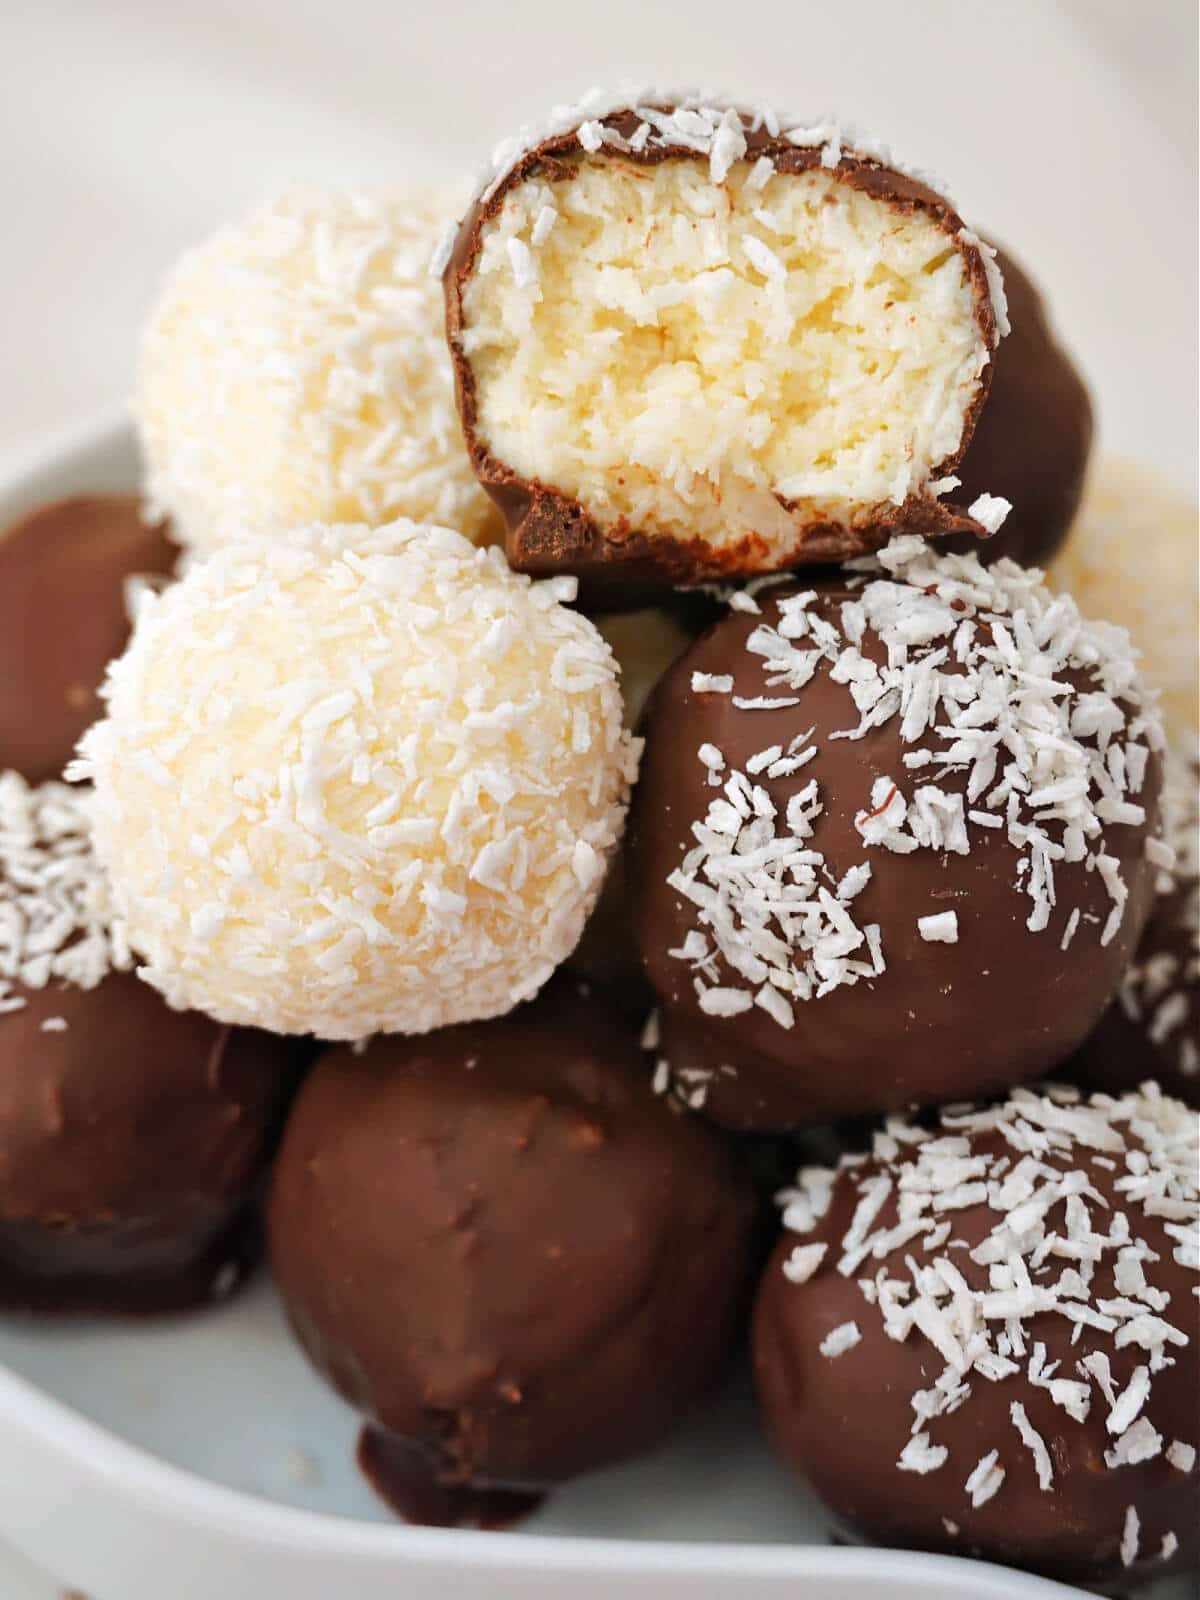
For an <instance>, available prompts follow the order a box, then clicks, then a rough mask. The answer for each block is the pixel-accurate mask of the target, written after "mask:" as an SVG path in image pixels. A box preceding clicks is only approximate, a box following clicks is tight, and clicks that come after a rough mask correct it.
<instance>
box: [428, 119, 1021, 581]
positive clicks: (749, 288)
mask: <svg viewBox="0 0 1200 1600" xmlns="http://www.w3.org/2000/svg"><path fill="white" fill-rule="evenodd" d="M444 284H445V289H446V305H447V328H448V331H449V336H450V346H451V351H452V354H453V358H454V365H455V374H456V379H457V384H458V396H459V405H460V409H461V413H462V419H463V427H464V431H465V435H466V440H467V446H468V449H469V451H470V454H471V459H472V461H473V463H474V466H475V470H476V472H477V473H478V475H479V479H480V482H481V483H482V484H483V485H484V487H485V488H486V489H487V490H488V491H489V493H490V494H492V496H493V497H494V498H495V500H496V501H497V503H498V505H499V506H500V507H501V509H502V511H503V512H504V515H505V518H506V521H507V524H508V554H509V559H510V561H511V562H512V564H513V565H514V566H515V567H517V568H518V569H520V570H523V571H529V572H535V573H547V572H554V571H559V570H565V571H571V572H575V573H577V574H578V575H579V576H580V578H581V579H583V580H585V581H587V582H589V583H591V584H593V585H600V584H603V583H605V582H611V583H614V584H620V583H638V582H646V581H649V580H655V579H656V580H657V581H659V582H669V581H673V582H687V581H696V580H698V579H701V578H704V577H708V576H716V575H726V576H728V575H734V574H749V573H755V572H763V571H774V570H778V569H781V568H785V567H790V566H795V565H797V564H799V563H804V562H814V561H817V562H822V561H829V560H831V559H837V558H840V557H844V556H847V555H854V554H857V553H859V552H861V551H864V550H869V549H873V548H875V547H876V546H878V545H879V544H881V543H883V542H884V541H885V540H886V538H887V537H888V536H889V534H891V533H895V532H899V531H903V530H906V529H911V528H914V527H916V526H918V525H919V526H920V528H921V529H922V531H927V532H930V533H945V532H949V531H953V530H959V531H966V532H974V533H982V532H983V531H985V530H989V531H990V530H991V529H992V528H993V527H995V526H998V525H999V522H1000V521H1001V520H1002V517H1003V514H1004V511H1005V509H1006V507H1005V506H1004V504H1003V503H1002V502H1001V501H1000V500H999V499H997V498H995V497H992V496H990V495H986V494H985V495H982V496H979V497H977V499H976V501H974V502H973V503H972V505H971V506H970V507H969V508H968V509H967V510H966V511H963V510H960V509H955V508H953V507H951V506H948V505H943V503H942V502H941V500H940V499H939V498H938V496H939V494H940V493H941V492H942V488H943V487H944V485H943V483H942V480H943V479H945V478H946V477H948V476H949V475H950V474H951V473H952V471H953V469H954V467H955V465H956V463H957V462H958V460H959V458H960V456H961V455H962V452H963V451H964V449H965V448H966V446H967V444H968V442H969V440H970V438H971V434H972V431H973V430H974V428H975V424H976V419H977V417H978V415H979V413H980V408H981V407H982V405H983V402H984V396H985V393H986V390H987V385H988V382H989V380H990V377H991V367H992V354H993V351H994V350H995V348H996V345H997V342H998V340H999V337H1000V335H1001V334H1002V333H1003V332H1004V331H1005V330H1006V328H1007V314H1006V310H1005V301H1004V292H1003V287H1002V283H1001V278H1000V274H999V272H998V270H997V269H996V267H995V263H994V260H993V253H992V252H991V250H990V249H989V247H988V246H986V245H984V244H983V243H982V242H981V241H980V240H979V239H978V238H977V237H976V236H975V234H973V233H972V232H971V231H970V230H969V229H968V228H966V227H965V226H964V224H963V222H962V219H961V218H960V217H959V216H958V214H957V213H956V212H955V210H954V208H953V206H952V205H951V204H950V202H949V201H948V200H946V199H945V198H944V196H942V195H941V194H939V193H937V192H936V191H935V190H934V189H933V188H931V187H930V186H929V185H928V184H927V183H926V182H924V181H922V180H921V179H920V178H919V177H916V176H913V175H911V174H909V173H908V172H906V171H904V170H902V169H900V168H899V167H898V166H896V165H895V164H894V163H893V162H892V160H891V158H890V157H889V156H888V155H887V154H886V152H882V151H880V150H879V149H878V148H877V147H875V146H873V145H871V144H870V143H869V142H867V141H864V140H861V139H855V140H851V139H850V138H849V136H846V137H845V139H844V140H843V136H842V135H841V134H840V133H839V132H838V130H836V129H835V128H832V127H829V126H819V127H809V128H805V127H797V126H791V125H787V124H784V125H781V124H780V122H779V120H778V119H777V118H776V117H775V116H773V115H772V114H770V113H766V112H761V113H757V114H752V113H750V112H745V111H740V110H738V109H735V108H733V107H730V106H723V105H722V106H712V105H706V104H704V103H702V102H700V101H696V100H685V101H681V102H677V103H672V104H669V105H666V104H662V103H661V101H660V102H659V103H647V104H637V103H635V104H633V105H631V104H630V103H629V101H628V100H623V101H620V102H618V103H614V102H613V101H611V100H609V101H602V100H599V99H593V100H592V101H591V103H589V104H587V105H585V106H584V107H582V108H576V109H574V110H564V111H561V112H557V113H555V114H554V116H553V118H552V119H551V123H550V125H549V126H548V127H547V128H545V129H542V130H540V131H539V132H529V131H527V132H526V133H525V134H523V135H522V136H521V137H519V138H518V139H517V140H515V141H512V142H510V143H509V144H508V145H505V146H502V147H501V149H500V150H499V151H498V152H497V154H496V157H495V163H494V170H493V173H492V176H491V179H490V181H489V183H488V184H487V187H486V188H485V189H484V190H483V191H482V193H481V194H480V195H479V197H478V199H477V201H476V203H475V205H474V206H473V207H472V209H471V210H470V212H469V213H468V215H467V217H466V219H465V220H464V222H463V224H462V226H461V228H460V230H459V232H458V235H457V238H456V240H455V241H454V244H453V248H452V250H451V252H450V254H449V257H448V264H447V266H446V270H445V277H444Z"/></svg>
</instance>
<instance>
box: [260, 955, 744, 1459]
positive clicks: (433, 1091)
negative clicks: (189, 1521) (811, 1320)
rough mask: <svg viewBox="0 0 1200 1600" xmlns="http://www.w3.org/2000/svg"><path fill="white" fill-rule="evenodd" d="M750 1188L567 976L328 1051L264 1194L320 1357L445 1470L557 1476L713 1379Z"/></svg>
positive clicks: (280, 1267) (722, 1352)
mask: <svg viewBox="0 0 1200 1600" xmlns="http://www.w3.org/2000/svg"><path fill="white" fill-rule="evenodd" d="M753 1215H754V1204H753V1199H752V1194H751V1190H750V1186H749V1184H748V1181H747V1179H746V1177H745V1175H744V1174H743V1173H742V1172H741V1171H740V1169H738V1168H737V1167H736V1165H735V1162H734V1158H733V1156H732V1155H731V1154H730V1153H729V1151H728V1150H727V1149H726V1147H725V1146H724V1145H723V1144H722V1143H721V1142H719V1141H718V1139H717V1138H716V1137H715V1136H714V1135H713V1134H712V1133H711V1131H710V1130H708V1129H707V1128H705V1127H704V1126H703V1124H702V1123H700V1122H699V1121H697V1120H695V1119H691V1118H686V1117H682V1116H679V1115H677V1114H676V1113H675V1112H673V1111H672V1110H671V1108H670V1107H669V1106H668V1105H667V1103H666V1102H665V1100H664V1099H662V1098H661V1097H659V1096H656V1095H655V1094H654V1093H653V1092H652V1090H651V1088H650V1084H649V1081H648V1079H647V1076H646V1073H645V1070H644V1068H643V1065H642V1062H641V1058H640V1055H639V1051H638V1048H637V1041H636V1036H635V1035H633V1034H632V1033H631V1032H629V1031H627V1030H626V1028H625V1026H624V1024H622V1023H621V1022H619V1021H618V1020H617V1019H616V1018H615V1017H614V1016H613V1014H612V1013H611V1012H610V1011H609V1010H608V1009H607V1008H606V1007H604V1006H602V1005H599V1004H597V1003H596V1002H594V1001H591V1000H589V999H587V998H586V997H585V996H584V995H582V994H581V993H579V992H578V991H577V990H576V988H575V987H574V986H573V985H572V984H571V983H570V982H569V981H566V980H559V981H558V982H557V983H556V984H555V985H553V986H552V987H551V989H550V990H548V991H547V992H546V993H545V994H544V995H542V996H541V997H540V998H539V999H538V1000H537V1001H536V1002H534V1003H533V1004H532V1005H530V1006H527V1007H525V1008H523V1009H521V1010H518V1011H516V1012H514V1013H513V1014H512V1015H511V1016H508V1017H505V1018H503V1019H501V1020H497V1021H493V1022H489V1023H478V1024H472V1025H467V1026H461V1027H457V1028H452V1029H447V1030H444V1031H442V1032H439V1033H433V1034H427V1035H425V1036H423V1037H421V1038H419V1039H402V1038H396V1037H393V1038H386V1039H385V1038H378V1039H376V1040H374V1041H373V1042H372V1043H371V1044H370V1045H369V1046H368V1047H367V1049H366V1050H365V1051H364V1052H363V1053H361V1054H355V1053H353V1052H352V1051H350V1050H345V1049H340V1050H333V1051H330V1052H329V1053H328V1054H327V1055H326V1056H324V1057H323V1058H322V1059H321V1060H320V1061H319V1062H318V1063H317V1065H316V1067H315V1068H314V1070H313V1072H312V1074H311V1075H310V1077H309V1078H308V1080H307V1082H306V1083H305V1085H304V1087H303V1089H302V1090H301V1092H300V1096H299V1099H298V1101H297V1103H296V1106H295V1109H294V1111H293V1113H292V1116H291V1119H290V1121H289V1123H288V1126H287V1130H286V1132H285V1135H284V1140H283V1146H282V1150H281V1153H280V1157H279V1161H278V1163H277V1165H276V1168H275V1173H274V1177H273V1180H272V1187H271V1194H270V1201H269V1206H268V1229H269V1240H270V1249H271V1258H272V1262H273V1265H274V1269H275V1275H276V1280H277V1282H278V1284H279V1288H280V1292H281V1293H282V1295H283V1298H284V1302H285V1304H286V1306H287V1309H288V1313H289V1315H290V1317H291V1320H292V1323H293V1326H294V1327H295V1330H296V1333H297V1334H298V1336H299V1338H300V1341H301V1343H302V1344H303V1345H304V1347H305V1349H306V1350H307V1351H308V1354H309V1355H310V1357H311V1358H312V1360H313V1362H314V1363H315V1365H316V1366H317V1368H318V1369H319V1370H320V1371H321V1372H322V1373H323V1374H324V1375H325V1376H326V1377H327V1378H328V1379H329V1380H330V1382H331V1383H332V1384H333V1385H334V1386H335V1387H336V1388H337V1389H338V1390H339V1391H340V1392H341V1393H342V1394H343V1395H344V1396H345V1397H346V1398H347V1399H348V1400H349V1401H350V1402H351V1403H352V1404H353V1405H355V1406H357V1407H358V1408H359V1409H360V1410H361V1411H362V1412H364V1413H365V1415H366V1416H367V1418H368V1419H370V1422H371V1423H372V1424H373V1425H374V1426H375V1427H377V1428H380V1429H383V1430H386V1432H387V1433H388V1434H389V1435H391V1436H393V1437H398V1439H399V1440H401V1441H407V1442H408V1444H410V1445H412V1446H414V1447H418V1448H419V1449H420V1450H421V1451H423V1452H424V1455H425V1460H426V1466H427V1472H428V1474H429V1475H430V1476H431V1477H433V1478H435V1479H436V1480H437V1481H438V1482H440V1483H441V1484H442V1485H443V1486H444V1487H453V1486H474V1487H480V1486H482V1487H507V1488H528V1487H531V1486H532V1487H544V1486H546V1485H549V1484H554V1483H557V1482H559V1481H560V1480H562V1479H564V1478H567V1477H570V1476H571V1475H573V1474H575V1473H579V1472H583V1471H586V1470H588V1469H589V1468H592V1467H597V1466H600V1465H602V1464H603V1463H605V1462H608V1461H614V1460H616V1459H618V1458H620V1457H623V1456H627V1455H630V1454H632V1453H634V1452H636V1451H639V1450H643V1449H646V1448H648V1447H649V1446H650V1445H652V1444H653V1443H655V1441H656V1440H657V1439H659V1438H660V1437H661V1435H662V1434H663V1433H665V1432H666V1430H667V1429H668V1428H670V1427H671V1426H672V1425H673V1424H674V1423H675V1422H676V1421H677V1420H678V1419H679V1418H680V1417H681V1416H682V1415H683V1413H684V1412H685V1411H686V1410H687V1409H688V1407H689V1406H691V1405H692V1404H693V1403H694V1402H695V1401H696V1400H697V1399H698V1398H699V1397H700V1396H701V1394H702V1393H703V1392H704V1390H705V1389H706V1388H707V1387H708V1385H709V1384H710V1383H711V1382H712V1381H713V1379H714V1378H715V1376H716V1375H717V1373H718V1372H719V1370H720V1368H721V1366H722V1364H723V1362H724V1360H725V1357H726V1355H727V1353H728V1351H729V1347H730V1343H731V1341H732V1339H733V1338H734V1336H735V1333H736V1330H737V1327H738V1322H739V1312H740V1309H741V1306H742V1297H743V1291H744V1288H745V1280H746V1275H747V1272H748V1271H749V1270H750V1267H751V1264H752V1257H751V1243H750V1241H751V1233H752V1227H753Z"/></svg>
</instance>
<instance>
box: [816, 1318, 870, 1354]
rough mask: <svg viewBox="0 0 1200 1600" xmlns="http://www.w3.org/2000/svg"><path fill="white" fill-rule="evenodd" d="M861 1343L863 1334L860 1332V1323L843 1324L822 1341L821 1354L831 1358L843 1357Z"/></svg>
mask: <svg viewBox="0 0 1200 1600" xmlns="http://www.w3.org/2000/svg"><path fill="white" fill-rule="evenodd" d="M861 1341H862V1334H861V1333H860V1332H859V1329H858V1323H857V1322H843V1323H841V1324H840V1325H839V1326H838V1327H836V1328H834V1329H832V1330H831V1332H829V1333H827V1334H826V1335H825V1337H824V1338H823V1339H822V1340H821V1354H822V1355H823V1356H829V1357H830V1358H832V1357H834V1356H842V1355H845V1353H846V1351H847V1350H853V1349H854V1346H855V1345H856V1344H859V1343H861Z"/></svg>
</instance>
